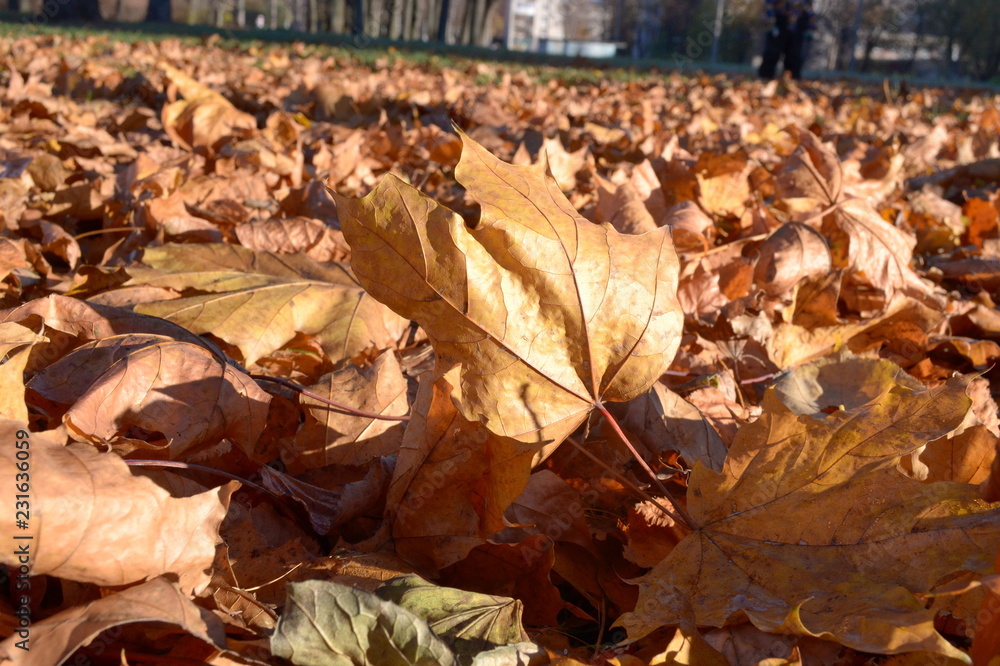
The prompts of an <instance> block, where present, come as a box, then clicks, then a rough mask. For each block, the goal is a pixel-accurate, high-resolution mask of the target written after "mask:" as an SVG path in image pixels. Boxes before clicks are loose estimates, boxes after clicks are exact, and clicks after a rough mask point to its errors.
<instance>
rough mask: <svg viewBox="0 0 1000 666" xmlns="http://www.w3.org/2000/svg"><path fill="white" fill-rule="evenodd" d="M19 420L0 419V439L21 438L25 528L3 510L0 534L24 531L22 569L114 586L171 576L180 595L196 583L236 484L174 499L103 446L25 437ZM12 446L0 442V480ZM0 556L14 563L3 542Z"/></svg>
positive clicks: (11, 473)
mask: <svg viewBox="0 0 1000 666" xmlns="http://www.w3.org/2000/svg"><path fill="white" fill-rule="evenodd" d="M24 428H25V425H24V424H22V423H19V422H17V421H0V435H2V436H3V438H4V441H6V442H11V443H13V442H17V441H27V442H29V445H30V449H29V450H30V455H31V462H30V465H31V471H30V474H31V509H30V512H31V513H30V517H29V518H28V523H29V529H27V530H24V529H20V530H19V529H15V525H14V520H15V517H14V512H13V511H8V512H7V513H6V514H5V515H4V517H3V518H2V519H0V520H2V524H0V527H2V533H3V534H20V535H26V536H31V537H33V539H32V540H31V541H30V543H31V552H32V553H33V558H32V560H31V575H33V576H40V575H44V574H48V575H51V576H56V577H58V578H67V579H69V580H76V581H80V582H84V583H95V584H97V585H103V586H116V585H128V584H130V583H137V582H140V581H143V580H147V579H150V578H155V577H157V576H162V575H164V574H171V575H174V576H176V577H177V579H178V581H179V583H180V587H181V589H182V590H183V591H184V592H185V593H186V594H191V593H193V594H198V593H200V592H201V591H203V590H204V589H205V587H206V586H207V585H208V584H209V581H210V580H211V575H210V570H211V567H212V562H213V560H214V559H215V546H216V544H217V543H219V541H220V540H219V525H220V524H221V523H222V519H223V517H224V516H225V515H226V511H227V510H228V508H229V499H230V496H231V495H232V494H233V492H235V490H236V489H237V488H239V484H238V483H235V482H232V483H229V484H227V485H225V486H221V487H219V488H214V489H212V490H208V491H206V492H204V493H200V494H198V495H194V496H193V497H185V498H179V499H178V498H174V497H171V496H170V495H169V494H168V493H167V491H165V490H163V489H162V488H160V487H159V486H157V485H156V484H155V483H153V482H152V481H150V480H149V479H146V478H143V477H137V476H133V475H132V473H131V472H130V471H129V469H128V467H127V466H126V465H125V462H124V461H123V460H122V459H121V458H119V457H118V456H117V455H115V454H113V453H99V452H98V451H97V450H96V449H94V447H92V446H90V445H83V444H69V445H64V442H65V441H66V436H65V433H64V432H63V431H62V430H52V431H48V432H44V433H30V434H28V436H27V437H26V436H25V434H26V433H25V432H24ZM16 451H18V449H15V447H14V446H13V444H12V445H11V446H6V447H3V448H2V450H0V478H3V479H10V483H13V482H14V481H15V474H16V473H17V470H16V467H15V466H16V462H17V459H16V457H15V453H16ZM12 490H13V489H12ZM0 562H2V563H3V564H6V565H8V566H14V567H16V566H17V556H16V555H14V553H13V550H12V549H5V550H4V551H3V552H2V553H0Z"/></svg>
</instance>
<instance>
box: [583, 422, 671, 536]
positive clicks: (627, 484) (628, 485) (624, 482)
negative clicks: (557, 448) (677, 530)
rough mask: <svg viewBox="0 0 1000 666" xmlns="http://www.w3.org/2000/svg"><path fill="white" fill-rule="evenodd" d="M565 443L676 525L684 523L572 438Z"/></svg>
mask: <svg viewBox="0 0 1000 666" xmlns="http://www.w3.org/2000/svg"><path fill="white" fill-rule="evenodd" d="M566 441H567V442H569V443H570V444H572V445H573V447H574V448H576V450H577V451H579V452H580V453H582V454H583V455H585V456H587V457H588V458H590V459H591V460H592V461H594V462H595V463H597V464H598V465H600V466H601V467H602V468H603V469H604V470H605V471H606V472H608V473H610V474H611V475H612V476H614V477H615V478H616V479H618V482H619V483H621V484H622V485H623V486H625V487H626V488H628V489H630V490H632V491H633V492H635V494H636V495H638V496H639V497H641V498H642V499H643V500H644V501H646V502H649V503H650V504H652V505H653V506H655V507H656V508H657V509H659V510H660V511H662V512H663V514H664V515H666V516H670V518H671V519H672V520H674V521H675V522H677V523H682V522H684V521H683V519H682V518H681V517H680V516H678V515H677V514H675V513H674V512H673V511H670V510H669V509H667V508H666V507H665V506H663V505H662V504H660V503H659V502H657V501H656V499H655V498H654V497H653V496H652V495H650V494H649V493H647V492H646V491H645V490H643V489H642V488H640V487H639V486H637V485H635V484H634V483H632V482H631V481H629V480H628V478H627V477H625V475H624V474H621V473H620V472H618V471H617V470H616V469H614V468H613V467H611V465H609V464H608V463H606V462H604V461H603V460H601V459H600V458H598V457H597V456H595V455H594V454H593V453H591V452H590V451H588V450H587V449H586V447H585V446H583V445H582V444H578V443H577V441H576V440H575V439H573V438H572V437H567V438H566Z"/></svg>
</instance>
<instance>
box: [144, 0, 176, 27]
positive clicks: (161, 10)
mask: <svg viewBox="0 0 1000 666" xmlns="http://www.w3.org/2000/svg"><path fill="white" fill-rule="evenodd" d="M171 20H172V18H171V16H170V0H149V7H148V8H147V9H146V22H147V23H170V21H171Z"/></svg>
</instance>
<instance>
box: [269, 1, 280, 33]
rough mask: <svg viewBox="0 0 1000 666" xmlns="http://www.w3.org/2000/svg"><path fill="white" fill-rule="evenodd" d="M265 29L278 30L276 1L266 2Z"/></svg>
mask: <svg viewBox="0 0 1000 666" xmlns="http://www.w3.org/2000/svg"><path fill="white" fill-rule="evenodd" d="M267 27H268V28H270V29H271V30H277V29H278V0H267Z"/></svg>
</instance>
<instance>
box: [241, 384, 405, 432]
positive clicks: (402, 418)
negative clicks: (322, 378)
mask: <svg viewBox="0 0 1000 666" xmlns="http://www.w3.org/2000/svg"><path fill="white" fill-rule="evenodd" d="M250 379H254V380H256V381H265V382H274V383H275V384H281V385H282V386H286V387H288V388H290V389H292V390H293V391H296V392H298V393H301V394H302V395H304V396H306V397H307V398H312V399H313V400H317V401H319V402H321V403H323V404H324V405H329V406H330V407H333V408H334V409H339V410H340V411H342V412H346V413H348V414H353V415H354V416H363V417H364V418H366V419H378V420H379V421H409V420H410V417H409V416H386V415H385V414H376V413H374V412H366V411H363V410H360V409H355V408H354V407H350V406H348V405H343V404H341V403H339V402H334V401H333V400H330V399H329V398H324V397H323V396H321V395H320V394H318V393H313V392H312V391H310V390H309V389H307V388H306V387H304V386H299V385H298V384H296V383H295V382H293V381H289V380H287V379H282V378H281V377H271V376H270V375H250Z"/></svg>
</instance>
